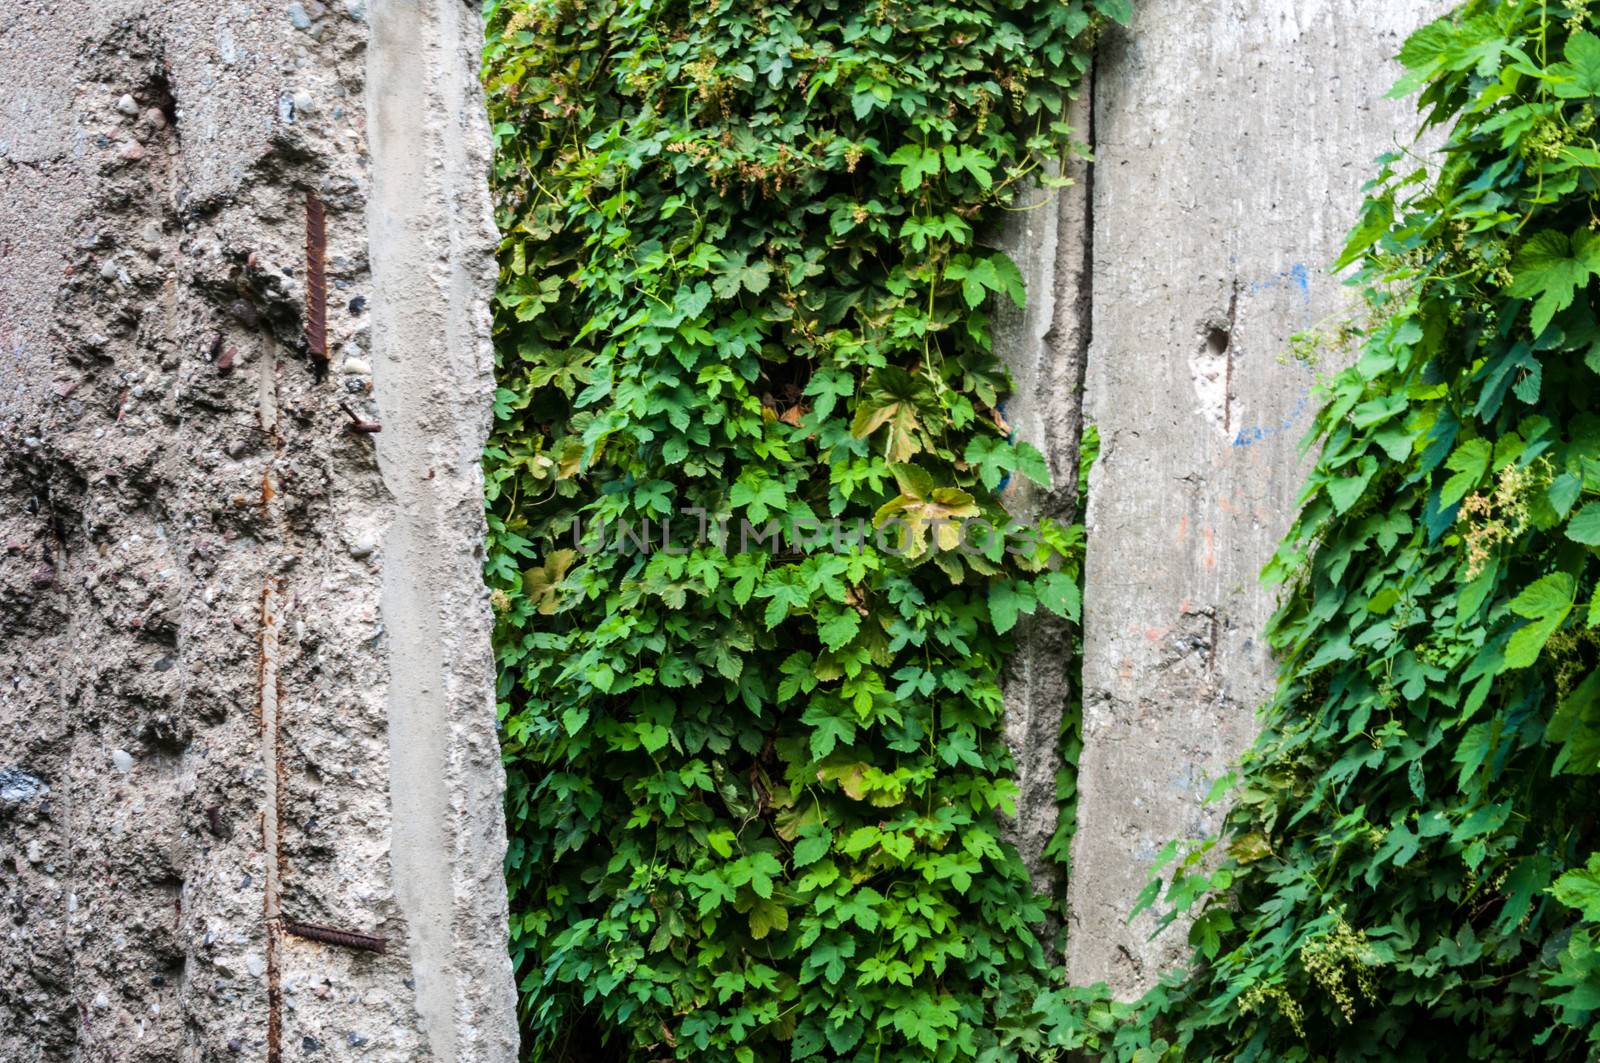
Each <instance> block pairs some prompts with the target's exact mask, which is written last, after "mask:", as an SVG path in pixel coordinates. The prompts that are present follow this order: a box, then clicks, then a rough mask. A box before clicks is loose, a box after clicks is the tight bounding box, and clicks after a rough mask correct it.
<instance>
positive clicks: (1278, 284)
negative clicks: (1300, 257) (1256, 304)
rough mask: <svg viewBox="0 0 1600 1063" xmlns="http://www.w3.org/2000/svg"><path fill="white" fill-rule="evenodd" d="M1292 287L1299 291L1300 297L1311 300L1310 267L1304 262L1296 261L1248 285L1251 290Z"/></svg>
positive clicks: (1260, 290)
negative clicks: (1278, 271)
mask: <svg viewBox="0 0 1600 1063" xmlns="http://www.w3.org/2000/svg"><path fill="white" fill-rule="evenodd" d="M1284 287H1289V288H1294V289H1296V290H1298V291H1299V292H1300V297H1301V298H1302V299H1304V300H1305V301H1306V302H1308V303H1309V302H1310V301H1311V268H1310V267H1309V266H1307V265H1306V264H1305V263H1304V262H1296V263H1295V264H1294V265H1292V266H1290V267H1289V268H1288V269H1286V270H1284V271H1283V272H1281V273H1277V274H1274V275H1273V276H1272V277H1270V278H1268V279H1267V280H1264V281H1256V282H1255V283H1254V284H1252V285H1250V290H1251V291H1252V292H1262V291H1267V290H1268V289H1271V288H1284Z"/></svg>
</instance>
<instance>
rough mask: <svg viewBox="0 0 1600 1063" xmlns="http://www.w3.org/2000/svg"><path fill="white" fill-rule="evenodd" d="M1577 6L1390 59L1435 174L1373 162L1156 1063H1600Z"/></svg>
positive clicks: (1592, 452)
mask: <svg viewBox="0 0 1600 1063" xmlns="http://www.w3.org/2000/svg"><path fill="white" fill-rule="evenodd" d="M1587 8H1588V5H1587V4H1584V3H1576V4H1575V3H1565V4H1551V3H1539V2H1532V0H1518V2H1493V0H1474V2H1471V3H1468V4H1466V5H1464V6H1463V7H1462V8H1461V9H1460V10H1459V11H1458V12H1457V13H1456V14H1455V15H1453V16H1451V17H1450V18H1447V19H1444V20H1442V21H1440V22H1437V23H1435V24H1433V25H1431V26H1429V27H1427V28H1425V29H1424V30H1422V31H1421V32H1419V33H1418V34H1416V35H1415V36H1414V37H1413V38H1412V39H1411V40H1410V41H1409V42H1408V43H1407V44H1406V46H1405V50H1404V52H1403V53H1402V55H1401V59H1402V61H1403V62H1404V64H1405V66H1406V68H1407V75H1406V77H1405V79H1404V81H1402V83H1401V85H1400V86H1399V87H1398V89H1397V91H1399V92H1402V93H1410V92H1415V91H1417V90H1418V89H1420V90H1422V103H1423V106H1424V108H1425V109H1426V110H1427V112H1428V121H1429V122H1430V123H1435V124H1444V125H1448V126H1449V130H1450V131H1449V137H1448V140H1447V142H1446V145H1445V153H1444V157H1443V164H1442V168H1441V169H1440V170H1439V172H1438V173H1437V175H1436V176H1433V177H1430V176H1429V175H1428V174H1427V173H1426V172H1425V171H1424V170H1423V168H1422V167H1421V165H1420V163H1419V162H1418V161H1416V160H1414V159H1411V158H1409V157H1407V156H1405V155H1400V154H1397V155H1394V156H1391V157H1389V158H1387V159H1385V160H1383V161H1384V169H1383V171H1382V173H1381V174H1380V176H1379V178H1378V180H1377V181H1376V182H1375V185H1374V187H1373V189H1372V191H1371V194H1370V198H1369V199H1368V201H1367V204H1366V207H1365V209H1364V211H1363V214H1362V218H1361V222H1360V224H1359V226H1358V227H1357V229H1356V231H1355V233H1354V234H1353V236H1352V238H1351V242H1350V245H1349V249H1348V251H1347V252H1346V254H1345V261H1346V262H1347V263H1356V262H1359V263H1360V281H1361V283H1362V284H1363V285H1364V287H1365V292H1366V312H1367V319H1366V320H1365V321H1363V322H1359V323H1358V327H1357V328H1356V329H1355V330H1354V331H1352V332H1347V333H1346V336H1347V337H1358V338H1359V339H1360V345H1359V349H1358V353H1359V359H1358V361H1357V362H1356V364H1355V366H1354V368H1352V369H1350V370H1348V371H1346V372H1343V373H1340V374H1339V375H1338V376H1337V377H1336V378H1335V379H1334V380H1333V381H1332V383H1331V386H1330V388H1329V390H1328V395H1327V400H1328V405H1327V406H1326V407H1325V408H1324V409H1323V411H1322V413H1321V415H1320V417H1319V418H1318V420H1317V424H1316V428H1315V432H1314V437H1315V439H1316V441H1317V442H1318V443H1320V445H1321V458H1320V460H1319V461H1318V463H1317V466H1316V471H1315V473H1314V474H1313V475H1312V477H1311V480H1310V483H1309V484H1308V486H1307V488H1306V490H1305V494H1304V496H1303V505H1304V509H1303V511H1302V513H1301V515H1300V517H1299V520H1298V522H1297V523H1296V524H1295V526H1294V528H1293V530H1292V531H1291V532H1290V534H1289V537H1288V539H1287V541H1286V542H1285V543H1284V545H1283V546H1282V548H1281V549H1280V551H1279V553H1278V555H1277V558H1276V560H1275V561H1274V562H1273V564H1272V565H1271V567H1270V569H1269V574H1270V575H1271V576H1274V577H1276V578H1278V579H1280V580H1283V581H1286V582H1287V584H1288V587H1289V592H1290V593H1289V596H1288V600H1287V604H1286V605H1285V607H1284V608H1283V610H1282V612H1281V613H1280V614H1279V616H1278V617H1277V618H1276V621H1275V624H1274V629H1273V641H1274V644H1275V646H1276V647H1277V649H1278V651H1279V653H1280V655H1281V656H1282V658H1283V660H1284V662H1285V665H1284V669H1283V673H1282V683H1281V686H1280V688H1279V692H1278V695H1277V698H1276V700H1275V701H1274V702H1273V703H1272V705H1271V706H1270V707H1269V709H1268V712H1267V716H1266V721H1265V722H1266V732H1265V735H1264V737H1263V739H1262V740H1261V742H1260V743H1259V744H1258V746H1257V747H1256V749H1255V750H1254V752H1253V753H1252V754H1251V756H1250V757H1249V759H1248V761H1247V763H1246V765H1245V766H1244V768H1243V771H1242V774H1241V776H1240V780H1239V785H1238V788H1237V790H1236V792H1235V795H1234V796H1235V798H1236V799H1237V800H1238V802H1239V803H1238V805H1237V808H1236V811H1235V812H1234V813H1233V815H1232V818H1231V820H1230V828H1231V834H1230V837H1229V840H1228V847H1227V856H1228V859H1227V860H1226V861H1225V862H1224V863H1223V865H1222V866H1221V868H1220V869H1218V870H1215V871H1214V872H1212V873H1210V874H1204V873H1201V872H1200V871H1198V870H1196V868H1198V867H1200V866H1202V865H1200V864H1198V863H1196V862H1194V861H1195V860H1197V859H1198V857H1199V855H1200V854H1192V855H1191V859H1190V862H1189V864H1188V866H1187V867H1186V868H1182V869H1180V870H1179V872H1178V874H1176V875H1175V876H1173V878H1172V881H1171V884H1170V886H1169V893H1168V895H1167V896H1168V900H1169V901H1171V902H1173V903H1175V904H1176V905H1178V906H1179V907H1188V906H1190V905H1191V902H1192V901H1193V899H1194V898H1195V897H1197V896H1199V895H1200V894H1201V892H1202V891H1203V890H1204V889H1206V888H1208V887H1210V888H1216V889H1219V890H1220V891H1221V892H1220V894H1219V895H1217V896H1215V897H1213V898H1212V899H1210V900H1209V901H1207V902H1205V903H1204V904H1203V911H1202V912H1201V913H1200V915H1199V920H1198V922H1197V924H1196V925H1195V930H1194V933H1193V935H1192V937H1191V940H1192V941H1193V942H1194V943H1195V945H1196V946H1197V948H1198V955H1197V968H1196V972H1195V974H1194V975H1193V976H1192V977H1191V978H1190V979H1189V980H1188V981H1187V982H1184V983H1181V984H1178V985H1177V986H1175V987H1174V988H1171V989H1169V990H1168V991H1166V992H1164V993H1162V994H1159V995H1158V997H1157V999H1155V1000H1153V1001H1151V1002H1150V1004H1151V1008H1152V1010H1153V1011H1154V1012H1158V1013H1159V1014H1147V1015H1145V1016H1144V1018H1143V1020H1142V1025H1143V1027H1144V1028H1145V1029H1146V1030H1147V1031H1151V1033H1150V1036H1152V1037H1153V1036H1154V1035H1155V1034H1156V1033H1159V1034H1161V1035H1162V1037H1163V1038H1170V1041H1171V1043H1173V1044H1175V1045H1181V1049H1180V1048H1173V1049H1172V1051H1171V1055H1172V1056H1173V1057H1174V1058H1184V1059H1210V1058H1219V1059H1220V1058H1228V1059H1263V1060H1266V1059H1271V1060H1279V1059H1282V1060H1296V1059H1341V1060H1357V1059H1360V1060H1366V1059H1371V1060H1411V1059H1416V1060H1422V1059H1427V1060H1465V1059H1474V1060H1513V1059H1516V1060H1524V1059H1571V1060H1578V1059H1588V1058H1593V1057H1594V1055H1595V1053H1596V1052H1597V1051H1600V1028H1597V1026H1596V1023H1595V1021H1594V1020H1595V1015H1596V1010H1597V1009H1600V954H1597V951H1596V949H1597V945H1600V857H1597V856H1596V855H1595V849H1596V820H1595V816H1596V813H1597V812H1600V800H1597V792H1596V781H1597V774H1600V671H1597V664H1600V637H1597V631H1596V625H1597V622H1600V599H1597V598H1596V597H1595V585H1596V574H1597V569H1600V559H1597V557H1596V547H1597V546H1600V376H1597V374H1600V323H1597V306H1596V300H1595V284H1594V281H1595V277H1596V275H1597V274H1600V211H1597V208H1600V144H1597V140H1596V134H1597V130H1596V108H1597V107H1600V37H1596V36H1595V34H1594V30H1595V28H1596V16H1595V15H1594V14H1592V13H1590V12H1589V11H1588V10H1587ZM1152 899H1153V898H1152ZM1125 1036H1126V1035H1125ZM1134 1040H1138V1038H1134ZM1160 1043H1165V1042H1158V1044H1160Z"/></svg>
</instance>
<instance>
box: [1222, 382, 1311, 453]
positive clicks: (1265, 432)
mask: <svg viewBox="0 0 1600 1063" xmlns="http://www.w3.org/2000/svg"><path fill="white" fill-rule="evenodd" d="M1310 405H1311V393H1310V392H1309V391H1308V392H1307V393H1306V394H1304V395H1301V396H1300V401H1299V402H1297V403H1295V404H1294V409H1292V410H1290V411H1289V416H1288V417H1286V418H1284V420H1283V423H1282V424H1277V425H1258V426H1255V427H1251V428H1241V429H1239V434H1238V435H1236V436H1234V437H1233V445H1234V446H1236V447H1253V446H1255V445H1256V444H1257V443H1260V442H1261V441H1263V440H1266V439H1271V438H1272V437H1273V436H1277V435H1282V434H1283V433H1285V432H1287V431H1289V429H1291V428H1293V427H1294V426H1295V425H1296V424H1298V423H1299V422H1300V418H1302V417H1304V416H1305V412H1306V408H1307V407H1309V406H1310Z"/></svg>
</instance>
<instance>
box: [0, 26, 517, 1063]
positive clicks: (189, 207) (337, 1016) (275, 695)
mask: <svg viewBox="0 0 1600 1063" xmlns="http://www.w3.org/2000/svg"><path fill="white" fill-rule="evenodd" d="M478 34H479V28H478V22H477V17H476V5H475V4H468V3H464V2H462V0H434V2H429V3H421V2H410V3H407V2H403V0H368V2H363V0H324V2H315V0H303V2H299V3H279V2H276V0H271V2H269V0H251V2H244V0H224V2H215V0H66V2H60V3H54V4H42V3H13V4H10V5H8V9H7V12H6V17H5V19H4V20H3V21H0V76H3V80H4V82H5V84H6V85H7V88H6V90H5V92H4V93H3V94H0V635H3V638H0V906H3V908H4V911H5V914H6V916H7V926H6V931H5V933H4V934H0V972H3V973H4V977H3V978H0V1059H5V1060H7V1061H18V1063H33V1061H43V1060H69V1059H70V1060H85V1061H97V1060H117V1061H132V1063H139V1061H149V1063H172V1061H189V1060H202V1059H204V1060H213V1059H217V1060H220V1059H231V1058H238V1059H253V1060H263V1059H264V1060H268V1061H277V1060H280V1059H283V1060H288V1059H310V1058H316V1059H363V1060H425V1059H433V1060H454V1061H479V1060H482V1061H497V1063H498V1061H508V1060H511V1059H513V1058H514V1055H515V1037H516V1028H515V1018H514V1000H513V987H512V984H511V972H510V965H509V961H508V959H507V957H506V953H505V942H506V928H505V893H504V887H503V884H502V879H501V876H500V861H501V857H502V854H503V850H504V836H503V820H502V817H501V811H500V788H501V785H502V780H501V775H500V768H499V760H498V753H497V745H496V741H495V734H494V705H493V683H492V676H493V670H492V662H491V659H490V655H489V649H488V631H489V622H490V619H489V611H488V605H487V601H486V598H485V595H484V592H483V589H482V585H481V580H480V577H479V571H480V568H479V566H480V564H481V542H482V508H481V484H480V481H479V472H478V458H479V451H480V447H481V441H482V438H483V435H484V433H485V431H486V428H487V416H488V415H487V409H488V400H489V394H490V386H489V373H490V365H491V361H490V351H489V346H488V325H487V320H486V317H485V314H486V307H487V300H488V298H489V295H490V293H491V291H492V284H493V279H492V278H493V273H492V262H491V258H490V255H491V253H492V249H493V244H494V234H493V228H492V224H491V221H490V215H489V210H488V203H487V193H486V190H485V184H484V180H483V172H484V168H485V166H486V155H487V143H488V140H487V131H486V128H485V120H484V117H483V113H482V105H481V101H480V100H479V99H478V96H477V87H476V78H475V71H476V56H477V48H478ZM317 215H320V216H321V217H322V219H323V221H322V224H321V226H320V228H321V229H322V230H323V233H324V234H325V237H326V248H325V250H322V251H321V252H320V253H317V252H316V250H315V248H316V247H318V246H320V244H321V243H322V241H321V239H319V238H317V237H316V235H315V234H308V217H310V218H315V217H316V216H317ZM308 242H309V243H310V244H311V245H313V246H312V248H311V249H309V250H308ZM319 258H320V259H321V260H322V261H323V263H324V266H325V269H324V270H323V272H324V274H325V276H324V277H322V278H321V280H322V281H323V282H324V283H325V287H326V300H325V307H326V309H325V316H326V329H325V336H323V335H318V333H317V330H315V329H308V328H307V323H308V322H309V321H312V320H314V319H315V318H316V317H317V316H318V314H317V313H316V312H315V310H314V309H312V307H313V304H315V303H317V302H319V300H317V299H316V297H315V295H314V294H313V296H312V297H311V299H310V300H309V301H308V293H307V290H308V288H310V289H312V290H313V292H314V291H315V289H317V288H318V287H319V284H318V277H317V276H316V274H317V270H316V269H314V268H313V267H314V260H316V259H319ZM319 351H325V352H326V354H327V362H328V364H327V366H326V372H318V371H317V370H318V369H319V368H320V367H319V365H318V363H319V361H320V359H319V358H317V357H316V355H317V353H318V352H319ZM346 406H348V408H349V411H350V412H349V413H347V412H346V411H345V409H344V407H346ZM352 416H353V417H354V418H355V419H358V420H361V421H366V422H375V423H380V424H381V426H382V431H381V432H378V433H375V434H374V433H371V432H353V431H350V430H349V429H350V427H351V425H352V423H353V422H352ZM308 926H309V929H308ZM318 926H321V927H326V928H333V929H335V930H338V931H355V932H359V933H360V934H365V935H371V936H373V937H378V938H382V939H385V943H386V951H385V952H383V953H377V952H373V951H368V950H365V949H360V948H351V947H348V946H349V945H351V944H357V945H359V944H362V943H363V940H364V939H361V938H354V939H352V938H348V937H346V938H339V937H338V936H337V935H335V936H334V937H333V938H331V939H330V937H329V935H327V934H325V933H321V932H320V931H318V930H317V929H316V927H318ZM308 935H309V936H308ZM368 943H369V944H371V942H368Z"/></svg>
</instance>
